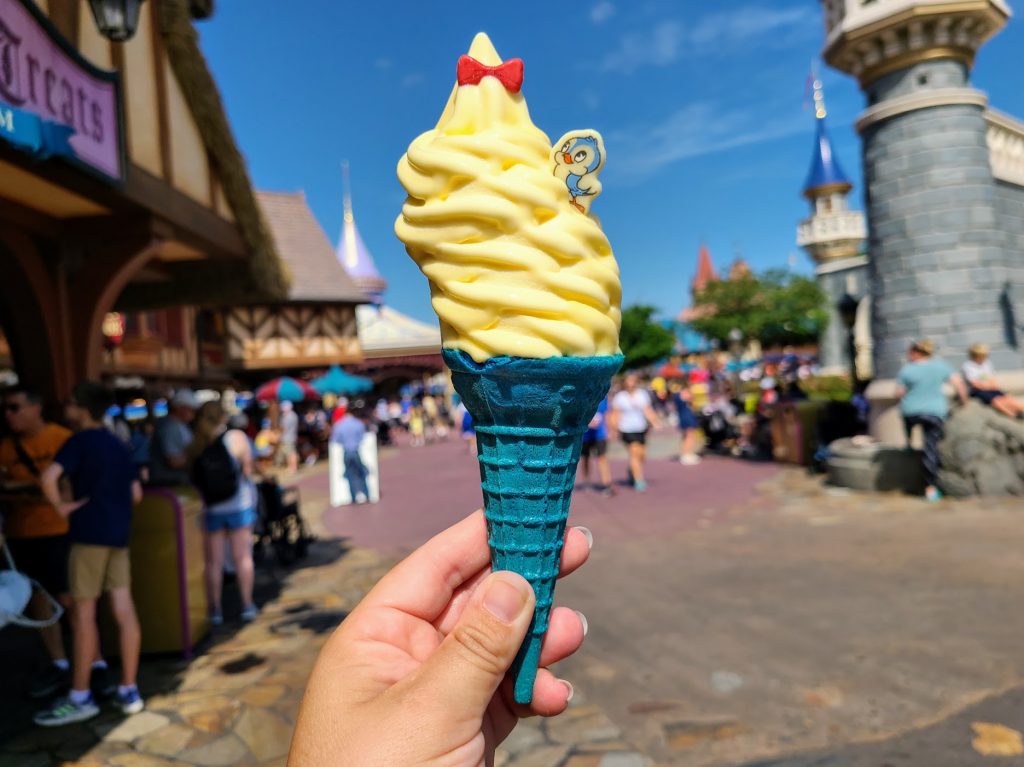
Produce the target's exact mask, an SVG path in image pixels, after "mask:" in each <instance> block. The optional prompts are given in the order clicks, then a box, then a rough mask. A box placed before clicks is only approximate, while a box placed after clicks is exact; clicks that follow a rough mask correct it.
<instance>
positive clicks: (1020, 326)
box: [996, 181, 1024, 370]
mask: <svg viewBox="0 0 1024 767" xmlns="http://www.w3.org/2000/svg"><path fill="white" fill-rule="evenodd" d="M996 198H997V200H998V210H999V224H1000V228H1001V229H1003V231H1004V232H1005V233H1006V254H1007V267H1006V271H1007V282H1008V285H1006V286H1004V290H1003V292H1002V293H1001V294H1000V310H1001V311H1002V312H1003V323H1004V333H1005V335H1006V340H1007V345H1008V346H1010V347H1011V348H1012V349H1014V351H1015V352H1016V354H1017V358H1016V363H1015V364H1013V365H1012V366H1011V367H1012V369H1016V370H1020V369H1022V368H1024V186H1017V185H1015V184H1008V183H1005V182H1002V181H997V182H996Z"/></svg>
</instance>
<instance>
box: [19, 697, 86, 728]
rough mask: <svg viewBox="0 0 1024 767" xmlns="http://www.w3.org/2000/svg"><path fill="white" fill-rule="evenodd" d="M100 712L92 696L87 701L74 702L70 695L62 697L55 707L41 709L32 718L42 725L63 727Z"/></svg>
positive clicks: (82, 720)
mask: <svg viewBox="0 0 1024 767" xmlns="http://www.w3.org/2000/svg"><path fill="white" fill-rule="evenodd" d="M99 713H100V707H99V706H97V705H96V702H95V701H94V700H93V699H92V698H91V697H90V698H89V700H87V701H85V703H81V704H78V703H74V702H73V701H72V700H71V698H70V697H66V698H61V699H60V700H58V701H57V702H56V703H54V704H53V708H50V709H48V710H46V711H40V712H39V713H38V714H36V715H35V716H34V717H32V720H33V721H34V722H35V723H36V724H38V725H39V726H40V727H62V726H63V725H65V724H74V723H75V722H84V721H85V720H86V719H92V718H93V717H94V716H96V715H97V714H99Z"/></svg>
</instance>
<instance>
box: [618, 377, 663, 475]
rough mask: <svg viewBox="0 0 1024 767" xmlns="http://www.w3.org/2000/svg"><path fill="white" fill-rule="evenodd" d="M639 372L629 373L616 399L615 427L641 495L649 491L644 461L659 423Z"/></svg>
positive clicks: (630, 473)
mask: <svg viewBox="0 0 1024 767" xmlns="http://www.w3.org/2000/svg"><path fill="white" fill-rule="evenodd" d="M639 383H640V377H639V376H638V375H637V374H636V373H627V374H626V379H625V381H624V382H623V386H622V390H621V391H619V392H618V393H617V394H616V395H615V396H614V397H613V398H612V417H611V427H612V428H613V429H614V430H615V431H617V432H618V433H619V435H620V436H621V437H622V442H623V444H625V445H626V449H627V450H628V451H629V476H630V479H631V480H632V482H633V487H634V488H635V489H636V491H637V492H638V493H643V492H646V491H647V481H646V480H645V479H644V458H645V454H646V445H647V430H648V429H650V428H651V426H656V425H657V424H658V416H657V414H656V413H655V412H654V409H653V408H652V407H651V395H650V394H648V393H647V391H646V390H645V389H642V388H641V387H640V385H639Z"/></svg>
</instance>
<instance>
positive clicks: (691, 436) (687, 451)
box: [672, 381, 700, 466]
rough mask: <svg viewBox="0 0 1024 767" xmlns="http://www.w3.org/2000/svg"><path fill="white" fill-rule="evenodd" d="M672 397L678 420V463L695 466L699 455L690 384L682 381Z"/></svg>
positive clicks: (695, 417)
mask: <svg viewBox="0 0 1024 767" xmlns="http://www.w3.org/2000/svg"><path fill="white" fill-rule="evenodd" d="M672 399H673V402H674V403H675V406H676V414H677V416H678V421H679V435H680V442H679V463H681V464H683V466H696V465H697V464H699V463H700V456H698V455H697V416H696V415H695V414H694V412H693V393H692V392H691V391H690V384H689V383H688V382H685V381H684V382H683V384H682V385H681V386H680V388H679V391H677V392H675V394H674V395H673V396H672Z"/></svg>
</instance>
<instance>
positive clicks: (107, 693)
mask: <svg viewBox="0 0 1024 767" xmlns="http://www.w3.org/2000/svg"><path fill="white" fill-rule="evenodd" d="M89 689H90V690H92V694H93V697H95V698H96V699H97V700H108V699H109V698H113V697H114V693H116V692H117V685H116V684H114V683H113V682H112V681H110V671H109V670H108V669H107V667H106V666H93V667H92V671H90V672H89Z"/></svg>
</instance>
